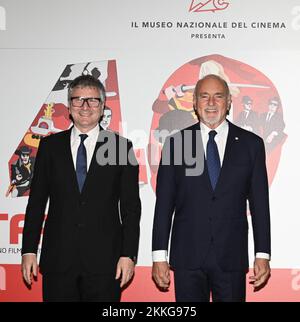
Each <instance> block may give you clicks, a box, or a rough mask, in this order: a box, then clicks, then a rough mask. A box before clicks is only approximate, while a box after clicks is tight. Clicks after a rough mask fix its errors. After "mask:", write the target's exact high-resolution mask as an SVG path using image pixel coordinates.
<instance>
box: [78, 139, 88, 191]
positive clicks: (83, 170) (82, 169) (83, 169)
mask: <svg viewBox="0 0 300 322" xmlns="http://www.w3.org/2000/svg"><path fill="white" fill-rule="evenodd" d="M79 136H80V140H81V141H80V145H79V147H78V150H77V158H76V176H77V182H78V187H79V191H80V192H81V190H82V187H83V185H84V181H85V178H86V174H87V161H86V148H85V146H84V143H83V142H84V140H85V139H86V138H87V137H88V135H87V134H80V135H79Z"/></svg>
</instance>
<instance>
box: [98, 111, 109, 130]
mask: <svg viewBox="0 0 300 322" xmlns="http://www.w3.org/2000/svg"><path fill="white" fill-rule="evenodd" d="M111 119H112V110H111V108H109V107H108V106H104V109H103V115H102V118H101V121H100V125H101V127H102V128H103V129H104V130H107V129H108V128H109V125H110V122H111Z"/></svg>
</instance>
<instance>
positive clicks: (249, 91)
mask: <svg viewBox="0 0 300 322" xmlns="http://www.w3.org/2000/svg"><path fill="white" fill-rule="evenodd" d="M208 74H216V75H219V76H221V77H222V78H224V79H225V80H226V81H227V83H228V85H229V88H230V92H231V95H232V109H231V112H230V117H229V120H231V121H232V122H233V123H236V124H238V120H239V115H240V114H241V113H242V112H243V100H244V99H245V98H246V97H249V98H251V100H252V103H253V107H252V111H253V112H254V113H255V114H256V116H257V117H256V120H255V124H254V125H255V130H254V129H253V130H252V132H254V133H256V134H257V135H259V136H261V137H262V138H263V139H264V142H265V147H266V164H267V170H268V179H269V185H271V184H272V181H273V179H274V177H275V174H276V171H277V167H278V165H279V161H280V156H281V149H282V146H283V144H284V142H285V140H286V138H287V135H286V134H285V133H284V127H285V124H284V120H283V107H282V106H281V103H280V96H279V93H278V92H277V89H276V88H275V86H274V84H273V83H272V82H271V80H270V79H268V78H267V77H266V76H265V75H264V74H263V73H262V72H260V71H258V70H257V69H255V68H253V67H252V66H249V65H247V64H245V63H243V62H240V61H237V60H233V59H230V58H227V57H224V56H220V55H209V56H204V57H200V58H197V59H194V60H192V61H190V62H188V63H186V64H184V65H182V66H181V67H179V68H178V69H177V70H176V71H175V72H174V73H173V74H172V75H171V76H170V77H169V78H168V79H167V80H166V82H165V84H164V85H163V86H162V88H161V91H160V92H159V95H158V97H157V99H156V100H155V101H154V103H153V105H152V110H153V118H152V124H151V132H150V137H149V145H148V162H149V165H150V171H151V185H152V188H153V190H154V191H155V188H156V176H157V171H158V164H159V160H160V155H161V149H162V145H163V142H161V139H160V136H159V135H158V133H161V132H163V131H167V132H169V133H170V132H172V131H178V130H181V129H184V128H186V127H188V126H190V125H192V124H194V123H196V122H197V121H198V120H197V117H196V115H195V113H194V111H193V102H192V101H193V91H194V87H195V84H196V82H197V81H198V80H199V79H200V78H202V77H204V76H205V75H208ZM276 100H277V103H278V106H277V110H276V117H275V114H274V116H273V122H269V123H268V125H266V115H267V114H268V111H269V110H270V102H272V101H275V103H276ZM275 120H276V122H275ZM238 125H239V126H241V125H240V124H238ZM271 126H272V128H271V129H270V127H271ZM241 127H242V126H241ZM246 129H248V130H249V128H246ZM274 132H276V133H275V134H276V135H275V136H274V135H270V134H269V133H274ZM270 141H272V142H270Z"/></svg>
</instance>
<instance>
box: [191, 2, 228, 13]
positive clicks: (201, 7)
mask: <svg viewBox="0 0 300 322" xmlns="http://www.w3.org/2000/svg"><path fill="white" fill-rule="evenodd" d="M228 6H229V2H227V1H224V0H208V1H199V0H193V1H192V3H191V5H190V9H189V12H191V11H192V12H207V11H212V12H216V11H219V10H224V9H226V8H227V7H228Z"/></svg>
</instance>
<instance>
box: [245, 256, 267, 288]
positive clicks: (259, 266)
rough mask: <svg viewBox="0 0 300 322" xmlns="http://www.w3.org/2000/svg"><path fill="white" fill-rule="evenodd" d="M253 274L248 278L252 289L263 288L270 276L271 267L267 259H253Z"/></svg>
mask: <svg viewBox="0 0 300 322" xmlns="http://www.w3.org/2000/svg"><path fill="white" fill-rule="evenodd" d="M253 271H254V276H250V280H252V281H253V287H254V290H258V289H260V288H263V287H264V286H265V285H266V284H267V282H268V279H269V277H270V274H271V269H270V264H269V260H268V259H264V258H256V259H255V261H254V267H253Z"/></svg>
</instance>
